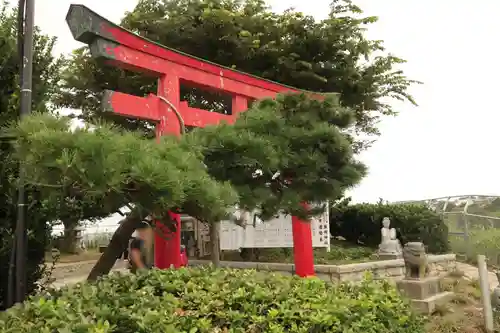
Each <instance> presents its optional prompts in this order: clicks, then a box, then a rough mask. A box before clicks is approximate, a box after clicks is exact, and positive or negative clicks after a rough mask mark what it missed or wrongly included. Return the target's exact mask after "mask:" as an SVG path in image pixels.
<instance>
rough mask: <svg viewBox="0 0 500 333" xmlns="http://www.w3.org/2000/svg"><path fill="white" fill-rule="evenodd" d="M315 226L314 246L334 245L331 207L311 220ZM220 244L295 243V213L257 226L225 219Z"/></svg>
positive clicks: (223, 246)
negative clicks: (329, 213) (293, 220)
mask: <svg viewBox="0 0 500 333" xmlns="http://www.w3.org/2000/svg"><path fill="white" fill-rule="evenodd" d="M251 220H253V219H251ZM311 229H312V230H311V231H312V243H313V247H322V248H330V223H329V217H328V209H326V210H325V213H323V214H322V215H318V216H316V217H315V218H313V219H312V220H311ZM220 247H221V250H239V249H242V248H273V247H293V235H292V217H291V216H290V215H287V216H285V215H283V216H280V217H278V218H275V219H273V220H270V221H266V222H263V223H259V224H257V225H256V226H255V227H254V226H253V224H249V225H246V227H245V228H243V227H240V226H239V225H236V224H234V223H232V222H230V221H222V222H221V228H220Z"/></svg>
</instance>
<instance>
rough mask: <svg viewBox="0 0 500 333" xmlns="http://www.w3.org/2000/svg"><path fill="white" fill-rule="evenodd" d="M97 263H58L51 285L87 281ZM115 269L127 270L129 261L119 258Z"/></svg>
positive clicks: (90, 261)
mask: <svg viewBox="0 0 500 333" xmlns="http://www.w3.org/2000/svg"><path fill="white" fill-rule="evenodd" d="M95 263H96V260H89V261H82V262H76V263H64V264H57V265H56V267H55V269H54V271H53V272H52V278H54V279H55V281H54V282H53V283H52V284H51V286H52V287H54V288H60V287H62V286H64V285H68V284H75V283H78V282H82V281H85V279H86V278H87V276H88V274H89V273H90V271H91V270H92V267H94V264H95ZM113 271H127V262H126V261H124V260H117V261H116V264H115V266H114V267H113Z"/></svg>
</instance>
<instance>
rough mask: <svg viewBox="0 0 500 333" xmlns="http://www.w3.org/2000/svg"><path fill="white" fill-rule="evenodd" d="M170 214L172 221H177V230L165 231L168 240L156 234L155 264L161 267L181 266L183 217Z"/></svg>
mask: <svg viewBox="0 0 500 333" xmlns="http://www.w3.org/2000/svg"><path fill="white" fill-rule="evenodd" d="M169 214H170V218H171V219H172V221H175V223H177V228H176V231H175V232H171V231H170V232H168V233H165V236H166V238H167V239H168V240H167V239H165V238H164V237H165V236H163V237H162V236H160V235H158V234H156V235H155V266H156V268H159V269H167V268H170V267H171V266H173V267H175V268H179V267H181V217H180V215H179V214H174V213H172V212H169ZM156 223H159V222H156Z"/></svg>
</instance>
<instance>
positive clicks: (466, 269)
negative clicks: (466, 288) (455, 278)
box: [457, 262, 498, 289]
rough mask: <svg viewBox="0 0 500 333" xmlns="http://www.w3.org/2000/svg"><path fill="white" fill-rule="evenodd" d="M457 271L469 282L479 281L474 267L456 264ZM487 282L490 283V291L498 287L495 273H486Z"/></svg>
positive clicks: (460, 263)
mask: <svg viewBox="0 0 500 333" xmlns="http://www.w3.org/2000/svg"><path fill="white" fill-rule="evenodd" d="M457 270H459V271H461V272H463V273H464V276H465V277H466V278H467V279H469V280H479V272H478V270H477V267H476V266H473V265H469V264H465V263H462V262H457ZM488 280H489V283H490V289H493V288H495V287H496V286H498V279H497V276H496V275H495V273H493V272H489V273H488Z"/></svg>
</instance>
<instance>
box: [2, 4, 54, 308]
mask: <svg viewBox="0 0 500 333" xmlns="http://www.w3.org/2000/svg"><path fill="white" fill-rule="evenodd" d="M16 15H17V13H16V9H12V10H10V9H9V8H8V6H7V3H6V2H5V1H4V2H2V3H0V126H6V125H8V124H9V123H10V122H12V121H15V120H16V119H17V118H18V116H19V75H20V63H21V59H20V57H19V54H18V49H17V40H16V36H17V23H16ZM54 43H55V39H54V38H50V37H48V36H46V35H43V34H41V33H40V31H39V29H35V35H34V59H33V105H32V108H33V110H38V111H39V112H49V111H50V110H51V109H50V106H49V104H48V101H49V99H50V98H51V97H52V95H53V94H54V93H55V92H56V90H57V83H58V81H59V72H58V70H59V68H60V67H61V65H62V60H61V59H56V58H54V56H53V55H52V49H53V46H54ZM11 152H12V146H11V144H10V142H8V141H5V140H4V139H3V138H2V140H1V141H0V160H1V161H2V163H1V166H0V206H1V207H2V209H1V210H0V271H1V272H2V273H1V274H0V309H3V307H4V306H5V300H6V297H7V292H8V287H7V279H8V272H9V261H10V256H11V253H12V251H11V250H12V249H13V248H14V244H13V240H14V237H13V234H14V228H15V223H16V211H17V206H16V205H17V193H16V176H17V170H18V164H17V163H16V161H14V160H13V159H12V158H11ZM29 193H30V197H29V200H28V202H29V203H30V205H29V206H28V214H27V221H26V222H27V226H28V254H27V260H28V264H27V277H28V285H27V291H28V292H32V291H33V290H34V289H35V288H36V282H37V281H38V280H39V278H40V277H41V275H42V273H43V268H42V267H41V264H43V259H44V255H45V247H46V246H47V244H48V240H49V236H50V233H49V229H48V224H47V221H51V220H52V217H53V216H51V212H50V211H48V210H46V209H45V208H44V207H43V206H42V202H41V201H38V200H37V199H38V198H39V196H38V193H37V191H36V188H31V189H30V190H29Z"/></svg>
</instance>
